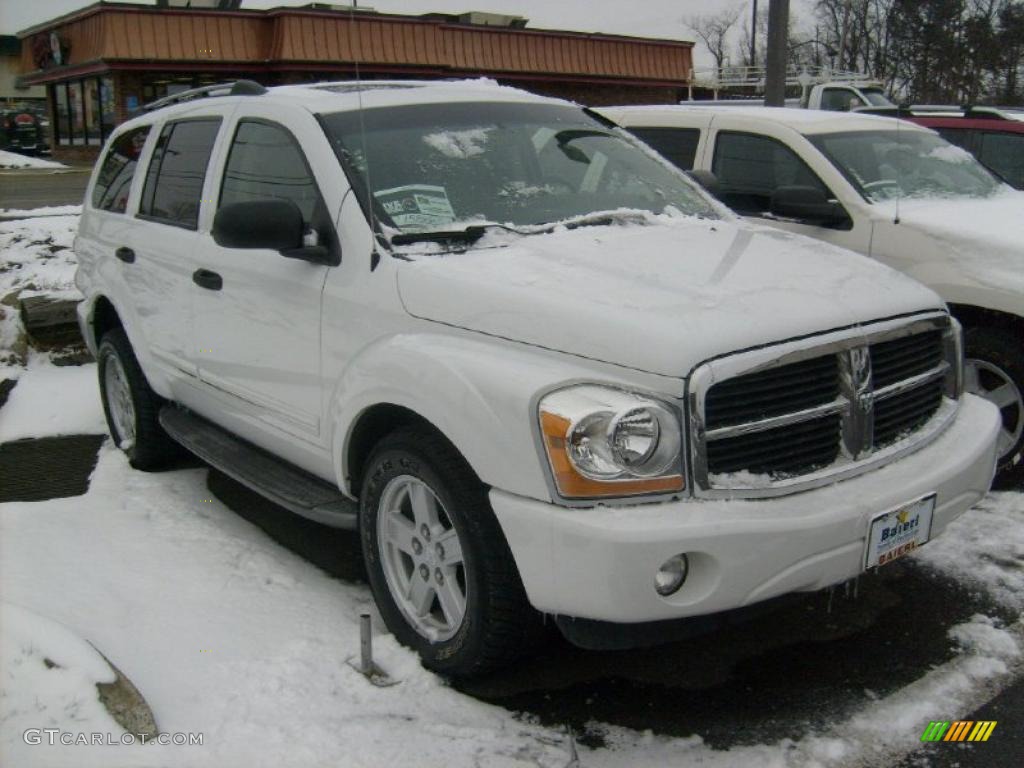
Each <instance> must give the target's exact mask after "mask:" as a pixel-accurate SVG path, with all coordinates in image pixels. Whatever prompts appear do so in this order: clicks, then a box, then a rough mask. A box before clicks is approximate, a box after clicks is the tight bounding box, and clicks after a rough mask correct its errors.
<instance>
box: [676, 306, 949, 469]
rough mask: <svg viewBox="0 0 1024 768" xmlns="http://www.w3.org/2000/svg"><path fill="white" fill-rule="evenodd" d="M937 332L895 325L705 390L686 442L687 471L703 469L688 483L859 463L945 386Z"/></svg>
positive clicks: (938, 400)
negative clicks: (698, 428) (694, 434)
mask: <svg viewBox="0 0 1024 768" xmlns="http://www.w3.org/2000/svg"><path fill="white" fill-rule="evenodd" d="M940 323H941V325H942V326H943V327H939V328H937V326H938V325H940ZM944 328H945V321H944V320H941V321H939V320H935V321H930V322H927V323H922V322H918V323H915V324H914V327H913V328H911V329H908V328H906V327H903V328H901V327H899V326H897V327H896V328H894V329H890V330H889V331H887V332H886V333H885V334H876V335H875V336H874V338H872V337H871V336H870V335H869V337H868V343H867V344H860V345H859V346H858V345H857V341H856V339H853V340H851V341H847V342H845V343H843V344H833V345H832V346H831V347H823V348H822V350H821V352H822V354H820V355H818V356H813V357H811V358H809V359H804V360H801V361H799V362H795V363H787V364H784V365H781V366H776V367H772V368H768V369H762V370H758V371H757V372H756V373H747V374H742V373H741V374H740V375H735V376H732V377H731V378H725V379H724V380H722V381H716V382H715V383H713V384H711V385H710V386H709V388H708V389H707V390H706V392H705V393H704V398H703V418H702V420H700V423H701V424H702V426H703V433H702V434H701V435H700V439H699V440H698V441H696V442H697V443H698V444H699V445H698V449H699V448H700V447H702V448H703V451H704V456H702V457H699V458H700V460H698V461H696V462H695V465H696V466H698V467H701V469H702V470H703V471H704V472H706V476H704V477H701V476H700V474H699V473H698V477H697V480H698V483H699V484H702V485H703V486H704V487H712V486H715V487H731V486H733V485H743V484H744V483H743V482H742V479H737V478H727V477H723V476H724V475H730V474H733V473H738V472H750V473H753V474H756V475H766V476H768V478H769V480H770V481H771V482H775V481H780V480H787V479H792V478H799V477H800V476H801V475H805V474H808V473H811V472H816V471H819V470H823V469H824V468H827V467H829V466H831V465H835V464H836V463H837V460H838V459H840V457H841V456H846V457H847V458H849V459H852V460H853V462H854V463H856V462H858V461H864V460H865V459H866V458H867V457H868V456H869V455H870V454H872V453H873V452H874V451H877V450H880V449H884V448H885V447H887V446H889V445H892V444H893V443H895V442H897V441H899V440H900V439H902V438H904V437H906V436H907V435H909V434H912V433H913V432H915V431H916V430H919V429H920V428H921V427H922V426H923V425H924V424H925V423H927V422H928V421H929V419H931V417H932V416H933V415H935V413H936V412H937V411H938V410H939V408H940V407H941V405H942V402H943V397H944V395H945V393H946V392H947V389H948V386H949V382H948V381H947V379H948V376H949V370H950V368H949V365H948V363H947V362H946V359H945V358H946V342H945V334H944ZM908 330H911V331H912V332H911V333H909V334H907V331H908ZM894 333H900V334H901V335H900V336H899V337H898V338H891V336H892V335H893V334H894ZM887 337H888V338H887ZM805 354H806V353H805ZM769 359H770V358H769ZM735 369H736V367H733V368H732V369H731V370H735ZM715 378H721V375H720V374H717V373H716V375H715V376H712V377H711V380H712V381H713V380H714V379H715ZM846 463H847V464H849V462H846ZM734 480H735V481H736V482H735V483H734V482H733V481H734Z"/></svg>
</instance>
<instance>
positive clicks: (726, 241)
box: [398, 218, 943, 376]
mask: <svg viewBox="0 0 1024 768" xmlns="http://www.w3.org/2000/svg"><path fill="white" fill-rule="evenodd" d="M398 286H399V292H400V295H401V297H402V301H403V303H404V305H405V307H406V309H407V311H408V312H409V313H410V314H412V315H413V316H415V317H418V318H422V319H426V320H432V321H437V322H442V323H446V324H449V325H453V326H456V327H459V328H464V329H468V330H474V331H479V332H482V333H487V334H491V335H494V336H499V337H502V338H506V339H512V340H515V341H519V342H524V343H527V344H534V345H537V346H540V347H545V348H548V349H553V350H558V351H561V352H565V353H569V354H573V355H580V356H583V357H587V358H591V359H595V360H601V361H604V362H609V363H614V364H617V365H622V366H626V367H629V368H634V369H637V370H641V371H647V372H650V373H658V374H663V375H667V376H685V375H687V374H688V373H689V371H690V370H691V369H692V368H693V367H694V366H695V365H697V364H698V363H701V362H703V361H704V360H707V359H708V358H711V357H714V356H716V355H720V354H723V353H728V352H733V351H736V350H739V349H745V348H748V347H753V346H757V345H760V344H765V343H770V342H777V341H782V340H785V339H790V338H793V337H796V336H802V335H806V334H809V333H815V332H821V331H826V330H831V329H834V328H839V327H846V326H850V325H854V324H857V323H861V322H867V321H871V320H876V319H880V318H883V317H891V316H893V315H899V314H902V313H906V312H913V311H918V310H925V309H935V308H941V307H942V306H943V305H942V302H941V301H940V300H939V299H938V297H937V296H936V295H935V294H934V293H932V292H931V291H930V290H928V289H927V288H925V287H924V286H922V285H920V284H919V283H916V282H914V281H913V280H911V279H909V278H907V277H905V276H903V275H901V274H899V273H897V272H894V271H893V270H890V269H889V268H887V267H884V266H882V265H880V264H877V263H874V262H872V261H870V260H869V259H866V258H863V257H860V256H857V255H854V254H852V253H850V252H848V251H844V250H842V249H839V248H835V247H832V246H829V245H827V244H824V243H821V242H818V241H814V240H810V239H807V238H803V237H800V236H797V235H792V234H790V233H787V232H780V231H778V230H774V229H768V228H766V227H753V226H751V225H748V224H743V223H739V222H735V221H708V220H698V219H681V220H675V221H672V220H669V221H665V220H663V219H661V218H659V220H658V223H656V224H651V225H630V226H600V227H581V228H578V229H572V230H564V229H560V230H556V231H554V232H551V233H548V234H539V235H530V236H525V237H519V236H512V237H507V236H506V237H503V238H499V237H497V236H488V237H486V238H484V239H483V240H481V241H479V242H478V243H477V245H476V246H475V247H474V248H472V249H470V250H468V251H466V252H464V253H452V254H445V255H423V256H414V257H412V260H411V261H410V262H406V263H402V265H401V267H400V268H399V273H398Z"/></svg>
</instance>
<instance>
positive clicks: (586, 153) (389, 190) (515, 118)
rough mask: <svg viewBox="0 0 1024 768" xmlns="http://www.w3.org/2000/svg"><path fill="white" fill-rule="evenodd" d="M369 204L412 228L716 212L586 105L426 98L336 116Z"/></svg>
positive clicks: (342, 146) (331, 129)
mask: <svg viewBox="0 0 1024 768" xmlns="http://www.w3.org/2000/svg"><path fill="white" fill-rule="evenodd" d="M322 122H323V125H324V127H325V130H326V131H327V135H328V138H329V139H330V140H331V143H332V145H333V146H334V148H335V151H336V152H337V153H338V156H339V158H340V159H341V161H342V163H343V165H344V166H345V168H346V170H347V172H348V173H349V176H350V178H351V179H352V181H353V187H354V189H355V191H356V194H357V195H359V197H360V200H361V202H362V203H363V207H364V209H366V208H367V207H368V203H369V202H371V201H372V204H373V208H374V210H375V211H376V213H377V216H378V217H379V218H380V219H381V221H382V222H383V223H384V224H385V225H387V226H390V227H393V228H395V229H398V230H400V231H403V232H429V231H434V230H439V229H453V228H457V227H463V226H468V225H470V224H474V223H481V222H487V223H501V224H506V225H512V226H527V225H544V224H550V223H553V222H559V221H564V220H566V219H571V218H574V217H581V216H590V215H593V214H598V213H606V212H618V211H622V210H624V209H628V210H630V211H644V212H651V213H655V214H662V213H672V214H684V215H700V216H709V217H715V216H716V214H715V213H714V209H713V207H712V205H711V204H710V203H709V202H708V201H707V200H706V199H705V198H704V196H703V195H702V194H701V193H700V192H699V191H697V190H696V188H695V187H694V185H693V184H691V183H690V182H689V181H688V180H687V179H686V178H685V177H684V176H683V175H682V173H681V172H679V171H678V170H676V169H675V168H672V167H671V166H670V165H668V164H667V163H665V162H662V161H660V160H658V159H657V158H655V157H652V156H651V155H650V154H649V153H648V152H647V151H645V150H644V149H643V148H641V147H640V146H639V145H638V144H636V143H635V142H634V140H633V139H632V137H630V136H629V135H628V134H626V133H625V132H624V131H620V130H618V129H616V128H613V127H609V126H608V124H607V123H605V122H602V121H599V120H598V119H596V118H595V117H592V116H591V115H589V114H588V113H587V112H585V111H584V110H582V109H580V108H577V107H570V106H562V105H551V104H523V103H480V102H474V103H464V104H463V103H454V104H422V105H412V106H402V107H388V108H377V109H369V110H366V111H365V112H364V113H363V120H362V121H361V120H360V116H359V114H358V113H356V112H340V113H336V114H330V115H324V116H323V118H322Z"/></svg>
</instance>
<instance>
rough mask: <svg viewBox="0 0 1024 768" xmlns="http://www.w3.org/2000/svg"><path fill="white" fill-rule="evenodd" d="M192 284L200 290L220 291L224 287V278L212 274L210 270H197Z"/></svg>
mask: <svg viewBox="0 0 1024 768" xmlns="http://www.w3.org/2000/svg"><path fill="white" fill-rule="evenodd" d="M192 282H193V283H195V284H196V285H198V286H199V287H200V288H206V289H207V290H210V291H219V290H220V289H221V288H223V287H224V280H223V278H221V276H220V275H218V274H217V273H216V272H211V271H210V270H208V269H197V270H196V271H195V272H193V273H192Z"/></svg>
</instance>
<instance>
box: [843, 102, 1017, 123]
mask: <svg viewBox="0 0 1024 768" xmlns="http://www.w3.org/2000/svg"><path fill="white" fill-rule="evenodd" d="M853 111H854V112H857V113H859V114H868V115H882V116H884V117H913V116H917V117H974V118H982V117H983V118H988V119H990V120H1013V119H1014V117H1013V116H1012V115H1009V114H1007V113H1006V112H1005V111H1003V110H1001V109H1000V108H999V107H986V106H978V105H974V104H964V105H961V106H957V105H954V104H900V105H899V106H896V105H895V104H894V105H892V106H884V107H876V106H870V107H857V108H856V109H854V110H853Z"/></svg>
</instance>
